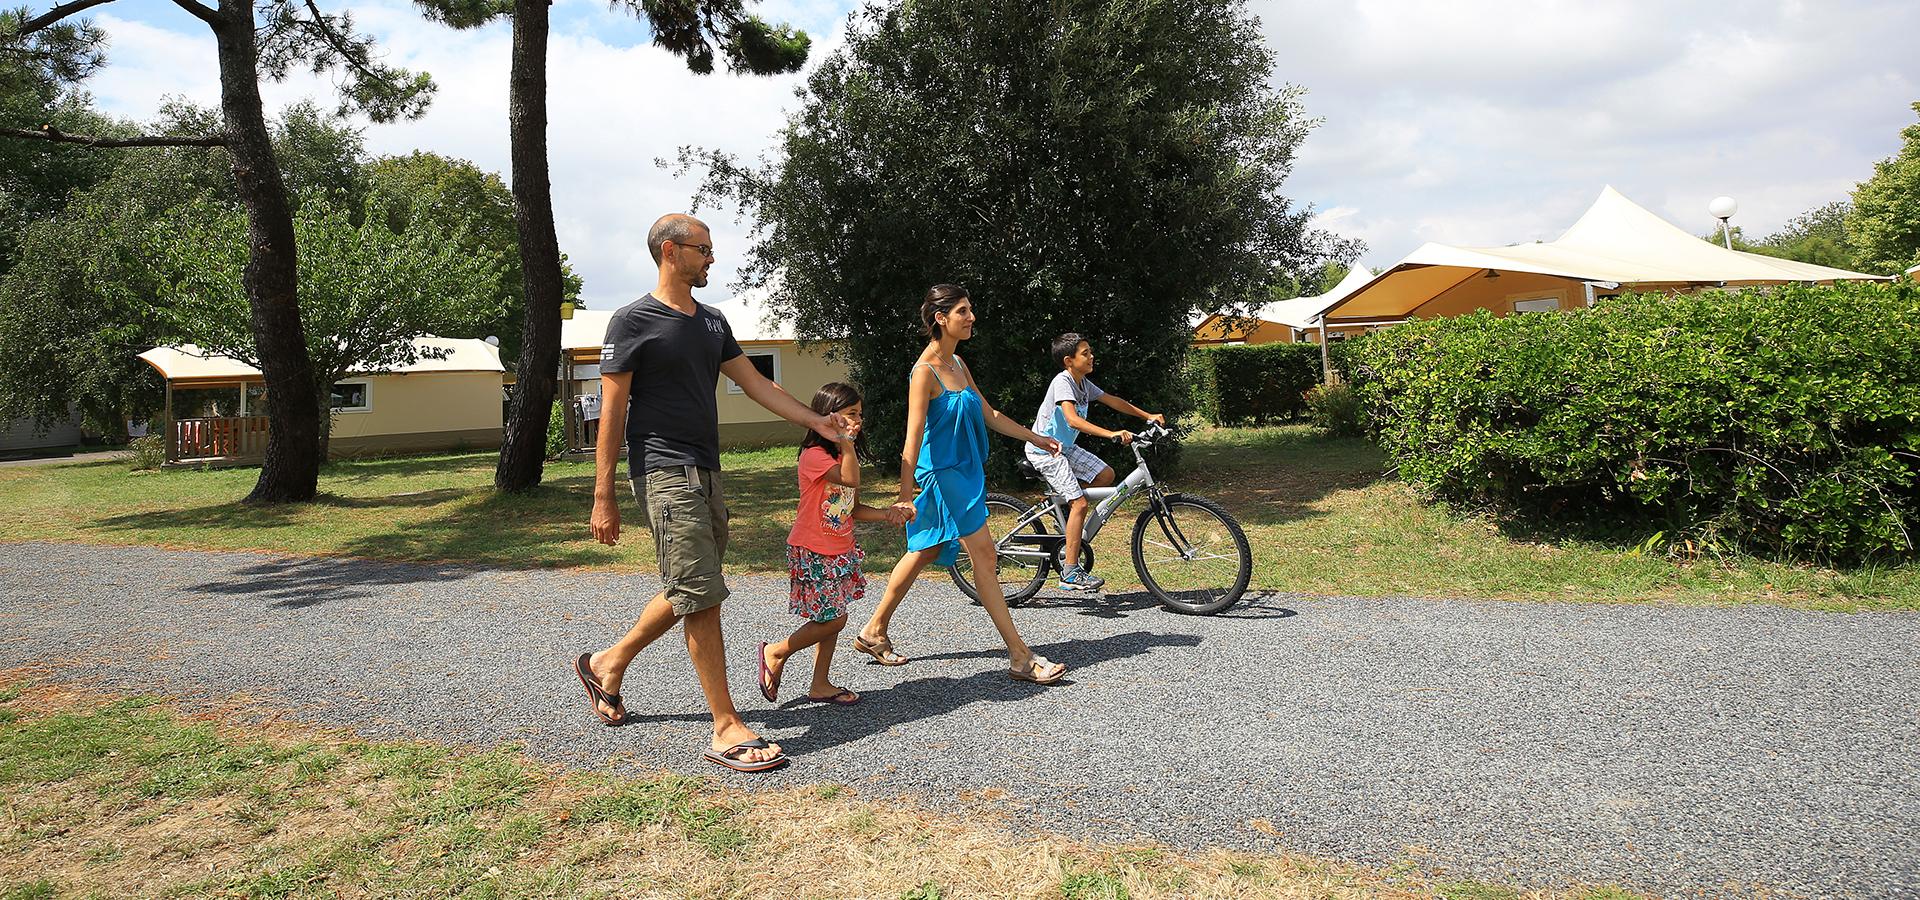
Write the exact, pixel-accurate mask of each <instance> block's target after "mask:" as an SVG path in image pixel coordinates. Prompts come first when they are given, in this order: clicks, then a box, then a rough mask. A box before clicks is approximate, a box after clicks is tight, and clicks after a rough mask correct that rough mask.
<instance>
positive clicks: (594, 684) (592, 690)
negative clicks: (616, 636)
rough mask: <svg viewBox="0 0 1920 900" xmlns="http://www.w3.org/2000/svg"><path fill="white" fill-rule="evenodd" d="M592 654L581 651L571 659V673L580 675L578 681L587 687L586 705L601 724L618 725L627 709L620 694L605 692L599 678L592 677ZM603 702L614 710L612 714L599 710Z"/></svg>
mask: <svg viewBox="0 0 1920 900" xmlns="http://www.w3.org/2000/svg"><path fill="white" fill-rule="evenodd" d="M592 656H593V654H591V653H582V654H580V658H579V659H577V660H574V661H573V674H575V675H578V676H580V683H581V684H582V685H584V686H585V687H586V689H587V707H588V708H589V709H592V710H593V714H594V715H596V716H598V717H600V722H601V724H604V725H618V724H620V723H622V722H625V721H626V720H627V711H626V709H625V708H624V707H623V706H622V705H621V703H620V695H619V694H609V693H607V691H606V689H605V688H602V687H601V686H600V681H599V679H597V678H594V677H593V666H592V663H591V658H592ZM603 702H604V703H606V704H607V705H608V706H610V707H612V708H613V709H614V710H615V714H614V715H612V716H609V715H607V714H606V713H603V712H601V711H600V704H601V703H603Z"/></svg>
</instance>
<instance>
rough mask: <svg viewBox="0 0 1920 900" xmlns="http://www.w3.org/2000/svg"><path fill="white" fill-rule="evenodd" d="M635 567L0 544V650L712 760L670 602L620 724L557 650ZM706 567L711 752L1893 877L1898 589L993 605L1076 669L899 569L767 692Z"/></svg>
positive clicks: (1602, 860)
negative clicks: (1189, 610) (888, 619)
mask: <svg viewBox="0 0 1920 900" xmlns="http://www.w3.org/2000/svg"><path fill="white" fill-rule="evenodd" d="M656 585H657V581H656V580H655V579H653V578H651V577H636V576H622V575H612V574H602V573H576V572H550V571H490V570H483V569H470V568H462V567H450V566H424V565H412V564H406V565H402V564H388V563H375V562H362V561H343V560H314V559H295V558H277V557H269V556H261V555H255V554H240V553H200V552H185V551H169V550H157V549H145V548H107V547H92V546H73V545H43V544H9V545H0V666H4V667H13V666H20V665H31V664H44V663H53V664H57V665H59V666H62V667H65V668H63V670H62V677H68V678H92V679H98V681H99V682H100V683H101V684H103V685H104V686H107V687H110V688H112V689H114V690H118V691H138V692H160V693H172V694H185V695H195V694H205V695H209V696H215V697H225V696H228V695H231V694H233V693H235V692H241V693H247V694H251V695H255V696H259V697H261V698H263V699H264V700H266V701H268V702H270V703H271V704H272V705H274V706H275V707H277V708H284V709H288V710H291V711H292V713H293V714H294V715H295V716H297V717H300V718H305V719H309V720H312V721H316V722H321V723H327V724H338V725H347V726H351V727H354V728H357V729H359V730H361V731H362V732H364V733H367V734H370V735H376V736H393V735H406V736H414V737H423V738H433V739H437V740H442V741H448V742H452V743H460V744H478V745H488V744H494V743H498V742H502V741H514V742H519V743H522V744H524V745H525V746H526V748H527V749H528V750H529V751H530V752H532V753H534V754H535V755H538V756H540V757H544V758H547V759H552V760H558V761H562V762H567V763H572V764H583V765H601V764H608V763H609V762H610V761H611V762H612V764H614V765H635V766H639V767H643V768H647V769H657V768H661V767H665V768H671V769H674V770H677V771H682V772H694V773H699V774H712V775H716V776H719V775H724V774H725V773H719V772H718V770H714V769H713V768H712V767H711V766H710V765H708V764H706V763H704V762H702V761H700V760H699V759H698V757H697V753H698V751H699V750H700V749H702V748H703V747H704V745H705V742H706V739H707V736H706V730H707V721H706V719H705V717H704V716H703V715H701V714H700V710H701V709H702V706H701V701H700V697H699V693H698V688H697V686H696V683H695V681H694V678H693V674H692V669H691V666H690V665H689V664H688V662H687V659H686V653H685V650H684V648H683V646H682V645H681V642H680V640H679V638H678V635H677V634H675V635H670V636H669V637H668V638H667V639H666V640H664V641H663V642H662V643H660V644H656V645H655V646H654V647H652V648H649V650H648V651H647V652H646V653H644V654H643V655H642V656H641V657H640V659H639V660H638V661H636V663H635V667H634V669H633V670H632V671H631V672H630V674H629V677H628V680H627V686H626V694H627V697H628V698H629V699H628V706H629V708H630V710H632V712H633V713H634V717H635V719H636V721H635V722H634V723H633V724H632V725H630V726H628V727H624V728H614V729H609V728H603V727H600V726H599V725H598V724H597V723H596V721H595V720H593V719H592V718H591V717H590V715H589V714H588V712H587V709H586V703H585V700H584V696H583V694H582V693H581V691H580V688H579V685H578V684H577V683H576V682H575V681H574V680H573V678H572V676H571V674H570V673H569V672H568V661H569V660H570V659H571V658H572V657H573V656H574V655H575V654H577V653H578V652H579V651H581V650H583V649H589V648H591V647H597V646H599V645H601V644H604V643H605V642H607V641H609V640H611V639H612V637H613V636H614V635H616V634H618V633H619V632H620V631H622V630H623V629H624V628H625V627H626V625H627V624H628V621H629V620H630V618H631V616H632V614H633V612H634V610H636V609H637V608H638V604H639V603H640V602H641V601H642V600H643V599H644V598H645V597H646V596H648V595H649V594H650V593H651V592H652V591H653V590H655V588H656ZM733 586H734V589H735V599H734V600H732V601H730V602H729V603H728V604H727V608H726V620H725V621H726V628H727V634H728V635H729V638H730V641H731V643H730V645H729V646H730V652H731V655H732V657H733V664H732V665H731V666H730V674H731V676H732V680H733V685H734V696H735V697H736V698H737V699H738V700H739V702H740V704H741V706H742V707H743V708H744V710H745V715H746V718H747V720H748V722H749V723H750V724H752V725H754V726H755V727H757V728H761V729H764V731H765V733H768V734H770V735H772V736H773V737H774V738H775V739H777V740H779V741H780V742H782V743H783V744H785V745H786V747H787V749H788V750H789V751H790V752H791V753H793V754H794V755H795V756H796V757H797V761H796V763H795V765H793V766H791V767H789V768H788V769H787V770H786V771H785V772H783V773H780V774H776V775H773V776H770V777H766V776H763V777H761V778H760V779H758V780H756V779H752V778H746V777H732V778H728V781H729V783H732V784H737V785H741V786H747V787H751V786H754V785H758V784H791V783H802V782H813V781H833V782H841V783H846V784H850V785H854V786H856V787H858V788H859V789H860V790H861V791H862V792H863V793H864V794H866V795H867V796H881V797H884V796H893V795H896V794H899V793H910V794H913V795H915V796H918V797H920V798H922V799H923V801H924V802H926V803H927V804H928V805H929V806H931V807H933V808H937V809H949V810H957V809H963V808H966V807H969V806H970V805H972V804H975V803H979V802H981V801H980V800H979V799H978V798H979V796H980V792H982V791H990V790H991V789H995V788H999V789H1004V790H1005V791H1006V792H1007V796H1006V798H1005V799H1004V800H1002V801H999V804H998V805H1001V806H1003V807H1005V808H1007V809H1009V810H1011V811H1012V812H1013V814H1014V816H1015V818H1016V819H1030V820H1033V821H1037V822H1039V823H1042V824H1044V825H1046V826H1048V827H1053V828H1058V829H1061V830H1064V831H1066V832H1069V833H1075V834H1080V835H1084V836H1097V837H1104V838H1110V839H1114V838H1117V839H1126V838H1130V837H1134V836H1151V837H1154V838H1158V839H1161V840H1164V841H1168V842H1171V843H1173V844H1176V845H1181V846H1214V845H1227V846H1246V847H1263V846H1273V845H1276V844H1277V845H1279V846H1284V847H1287V848H1290V849H1295V850H1301V851H1305V852H1309V853H1314V854H1319V855H1327V856H1335V857H1341V858H1346V859H1352V860H1357V861H1361V862H1366V863H1371V864H1385V863H1390V862H1393V861H1395V860H1398V859H1403V858H1406V857H1407V855H1408V854H1409V853H1410V852H1412V853H1414V854H1416V858H1417V859H1418V860H1419V861H1420V862H1422V864H1424V865H1428V866H1435V867H1444V868H1445V869H1447V870H1449V871H1453V872H1457V873H1462V874H1470V875H1473V876H1476V877H1480V878H1486V879H1495V880H1512V881H1515V882H1518V883H1520V884H1523V885H1528V886H1551V885H1554V884H1557V883H1562V882H1564V881H1565V880H1568V879H1572V880H1578V881H1583V882H1588V883H1608V882H1617V883H1621V884H1628V885H1633V886H1637V887H1640V888H1644V889H1650V890H1654V891H1658V892H1661V893H1681V892H1692V891H1704V892H1707V893H1710V894H1717V893H1727V892H1734V893H1739V892H1743V891H1746V890H1750V889H1756V888H1757V889H1760V890H1773V891H1783V892H1786V893H1787V894H1789V895H1795V894H1804V895H1808V896H1876V897H1897V896H1905V897H1914V896H1920V616H1914V615H1902V614H1858V615H1847V614H1832V613H1809V612H1797V611H1793V610H1787V609H1780V608H1776V607H1768V606H1753V607H1744V608H1730V609H1693V608H1665V607H1655V606H1601V605H1587V604H1572V603H1567V604H1533V603H1479V602H1464V601H1446V602H1441V601H1429V600H1418V599H1405V598H1337V599H1306V598H1294V597H1266V598H1257V599H1255V600H1252V601H1250V602H1245V603H1243V604H1242V605H1240V606H1239V607H1236V608H1235V609H1234V610H1232V611H1230V614H1228V615H1223V616H1220V617H1217V618H1190V617H1184V616H1176V615H1172V614H1169V613H1166V612H1164V611H1162V610H1160V609H1159V608H1158V607H1156V606H1152V605H1151V604H1150V603H1148V602H1147V600H1146V598H1144V597H1143V596H1139V595H1132V596H1116V597H1112V598H1108V599H1106V600H1093V599H1087V598H1080V597H1064V596H1056V597H1052V598H1051V599H1049V598H1048V596H1047V595H1043V597H1042V599H1041V601H1039V605H1037V606H1034V607H1029V608H1026V609H1021V610H1016V611H1015V616H1016V619H1017V621H1018V622H1019V623H1020V625H1021V628H1022V631H1023V632H1024V633H1025V634H1026V635H1027V638H1028V640H1029V641H1030V642H1031V643H1033V644H1034V645H1035V646H1036V647H1038V648H1039V649H1040V650H1041V652H1043V653H1045V654H1046V655H1048V656H1050V657H1052V658H1053V659H1055V660H1058V661H1061V662H1065V663H1068V664H1069V665H1071V666H1073V667H1074V668H1073V672H1072V673H1071V675H1070V676H1069V683H1066V684H1064V685H1060V686H1055V687H1052V688H1040V687H1035V686H1031V685H1025V684H1020V683H1016V682H1013V681H1011V680H1009V679H1008V678H1007V677H1006V676H1005V675H1004V674H1003V670H1004V668H1005V665H1006V663H1005V657H1004V655H1003V652H1001V651H997V650H996V649H995V648H996V647H997V646H998V645H997V642H996V641H995V639H994V636H993V632H992V627H991V625H990V623H988V621H987V618H986V615H985V613H984V612H982V611H981V610H979V609H978V608H976V607H973V606H970V605H968V604H966V603H965V602H964V601H963V600H961V598H960V596H959V595H958V593H957V592H955V591H954V590H953V589H952V588H951V587H950V586H949V585H948V584H947V583H946V582H945V581H944V580H941V581H925V582H923V583H922V585H921V587H920V588H919V590H918V592H917V593H916V594H915V595H914V596H912V597H910V598H908V600H907V603H906V604H905V606H904V607H903V608H902V612H901V614H900V616H899V617H898V619H897V620H896V624H895V633H894V637H895V641H896V643H898V644H899V645H900V647H901V649H902V651H903V652H906V653H908V654H910V655H911V654H916V653H917V654H920V657H919V659H918V660H917V661H916V662H915V663H914V664H912V665H909V666H903V667H899V668H882V667H879V666H875V665H871V664H867V663H865V660H866V657H864V656H860V655H858V654H854V653H852V651H851V650H849V649H844V648H843V649H842V651H841V657H840V660H841V662H840V664H839V665H838V666H837V669H838V671H837V674H838V675H839V676H840V680H841V681H842V683H845V684H848V685H850V686H851V687H854V688H855V689H857V690H859V691H861V692H863V693H864V694H865V695H866V698H867V699H866V701H865V702H863V703H861V704H860V705H858V706H855V707H851V708H846V709H840V708H820V707H809V706H801V705H792V704H789V705H785V706H781V707H777V708H775V707H771V706H770V705H769V704H766V703H764V702H762V701H761V700H760V698H759V696H758V694H757V693H756V692H755V690H754V689H753V687H752V682H753V671H754V670H753V668H752V666H751V665H750V664H749V660H750V659H751V654H752V647H753V644H754V642H755V641H758V640H761V639H765V638H772V637H774V636H776V635H777V634H782V633H784V631H785V629H787V628H789V627H791V624H792V621H793V620H791V619H790V618H789V617H788V615H787V614H786V611H785V600H784V591H785V579H770V578H738V579H734V580H733ZM865 612H866V609H859V610H856V611H855V615H854V620H855V622H860V621H864V615H865ZM804 665H805V664H803V667H801V668H795V669H792V670H790V673H789V674H788V676H787V679H786V680H787V685H788V691H789V693H791V694H794V695H797V694H798V693H799V692H800V691H802V690H804V685H805V673H806V669H805V668H804ZM988 796H993V795H992V794H989V795H988ZM1409 848H1418V849H1414V850H1411V851H1410V849H1409Z"/></svg>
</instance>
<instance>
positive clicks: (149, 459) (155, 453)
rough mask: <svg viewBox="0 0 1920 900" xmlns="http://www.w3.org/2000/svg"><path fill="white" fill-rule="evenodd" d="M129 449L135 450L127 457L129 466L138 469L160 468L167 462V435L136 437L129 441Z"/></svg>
mask: <svg viewBox="0 0 1920 900" xmlns="http://www.w3.org/2000/svg"><path fill="white" fill-rule="evenodd" d="M127 449H128V450H131V451H133V453H132V455H130V456H128V457H127V466H128V467H129V468H132V469H134V470H136V471H139V470H144V469H158V468H160V467H161V466H164V465H166V464H167V438H166V435H161V434H149V435H146V436H144V437H137V438H134V439H133V440H132V441H129V442H128V443H127Z"/></svg>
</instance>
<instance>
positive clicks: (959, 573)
mask: <svg viewBox="0 0 1920 900" xmlns="http://www.w3.org/2000/svg"><path fill="white" fill-rule="evenodd" d="M1042 502H1045V501H1042ZM1031 508H1032V507H1031V506H1029V505H1028V504H1026V503H1022V502H1021V501H1020V500H1019V499H1018V498H1015V497H1009V496H1007V495H1006V494H988V495H987V536H988V537H990V538H992V539H993V543H994V546H996V547H998V548H1000V551H999V552H997V553H995V554H994V571H993V573H992V575H991V577H993V578H994V579H995V580H997V581H998V582H999V583H1000V593H1002V594H1005V595H1006V598H1007V605H1008V606H1019V605H1020V604H1022V603H1025V602H1027V601H1028V600H1031V599H1033V595H1035V594H1038V593H1040V588H1041V587H1042V586H1044V585H1045V584H1046V583H1047V569H1048V568H1050V567H1051V566H1052V560H1053V556H1054V554H1056V553H1058V552H1059V550H1058V545H1059V543H1060V536H1059V535H1057V534H1052V533H1051V532H1049V531H1048V530H1047V519H1048V517H1046V516H1039V517H1036V518H1034V519H1033V520H1032V521H1030V522H1027V523H1026V524H1025V525H1022V526H1021V527H1020V530H1019V533H1017V534H1012V535H1009V532H1010V531H1012V530H1013V526H1014V525H1015V524H1017V523H1019V522H1020V519H1021V517H1023V516H1025V515H1026V514H1027V511H1028V510H1029V509H1031ZM947 572H948V574H950V575H952V576H953V583H954V584H955V585H956V586H958V587H959V588H960V592H961V593H963V594H966V595H967V596H968V597H970V598H972V599H974V600H978V599H980V591H979V588H977V587H976V586H975V585H974V579H975V577H976V575H977V573H976V572H974V569H973V559H972V558H971V557H969V556H968V555H967V551H966V548H964V547H962V548H961V550H960V557H959V558H958V559H956V560H954V563H953V568H951V569H948V570H947Z"/></svg>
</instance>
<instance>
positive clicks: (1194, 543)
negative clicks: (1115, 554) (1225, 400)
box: [949, 423, 1253, 615]
mask: <svg viewBox="0 0 1920 900" xmlns="http://www.w3.org/2000/svg"><path fill="white" fill-rule="evenodd" d="M1171 434H1172V432H1170V431H1168V430H1167V429H1166V428H1165V427H1164V426H1162V425H1159V424H1157V423H1152V424H1149V425H1148V427H1147V429H1146V430H1145V431H1142V432H1140V433H1139V434H1136V435H1135V436H1134V439H1133V443H1132V448H1133V458H1134V461H1135V462H1136V464H1137V465H1136V466H1135V468H1134V470H1133V472H1132V473H1130V474H1128V475H1127V477H1126V478H1123V479H1121V480H1120V481H1119V482H1117V483H1115V484H1114V485H1112V486H1111V487H1090V488H1087V489H1086V490H1087V503H1088V504H1089V508H1088V509H1087V521H1086V526H1085V527H1084V528H1083V529H1082V533H1081V542H1080V565H1082V566H1084V567H1086V569H1087V571H1089V572H1091V571H1093V564H1094V559H1093V539H1094V536H1095V535H1098V534H1099V533H1100V529H1101V527H1102V526H1104V525H1106V523H1107V520H1108V519H1110V518H1112V517H1113V515H1114V514H1115V513H1116V512H1117V511H1118V510H1119V509H1120V506H1121V505H1122V504H1124V503H1125V502H1126V501H1127V500H1128V498H1130V497H1132V496H1134V495H1135V494H1138V493H1140V492H1142V491H1143V490H1144V492H1145V493H1146V497H1147V508H1146V509H1144V510H1141V511H1140V515H1139V516H1138V517H1137V518H1135V519H1134V522H1133V568H1134V572H1135V573H1137V574H1138V575H1139V576H1140V583H1141V584H1142V585H1143V586H1144V587H1146V589H1147V592H1148V593H1150V594H1152V595H1153V596H1154V598H1155V599H1157V600H1159V601H1160V603H1161V604H1162V605H1164V606H1166V607H1167V608H1168V609H1170V610H1173V611H1174V612H1179V613H1189V614H1193V615H1212V614H1214V613H1217V612H1220V611H1221V610H1223V609H1226V608H1227V607H1229V606H1232V605H1233V604H1234V603H1236V602H1238V601H1239V600H1240V597H1241V595H1242V594H1245V593H1246V590H1247V581H1248V579H1250V578H1251V577H1252V576H1253V550H1252V549H1251V548H1250V547H1248V545H1247V535H1246V532H1245V531H1243V530H1242V529H1241V528H1240V523H1239V522H1238V521H1237V520H1235V519H1234V517H1233V515H1232V514H1230V513H1228V512H1227V511H1226V510H1225V509H1222V508H1221V507H1220V505H1219V504H1218V503H1215V502H1213V501H1211V500H1208V499H1206V498H1205V497H1200V496H1196V495H1193V494H1181V493H1170V492H1168V491H1166V490H1164V489H1163V488H1162V487H1161V486H1160V483H1159V482H1157V481H1155V480H1154V478H1153V472H1152V470H1151V469H1149V468H1148V466H1147V457H1146V452H1145V451H1146V450H1147V449H1149V448H1151V447H1152V446H1153V445H1154V443H1155V442H1157V441H1159V440H1161V439H1163V438H1166V437H1167V436H1169V435H1171ZM1020 467H1021V470H1022V472H1024V473H1025V474H1026V475H1027V476H1028V477H1030V478H1039V477H1040V476H1039V473H1038V472H1036V471H1034V470H1033V468H1032V466H1031V465H1029V464H1028V463H1027V462H1026V460H1025V459H1024V456H1023V458H1022V460H1021V463H1020ZM986 502H987V534H988V536H989V537H992V538H993V547H994V551H995V557H996V558H995V560H994V562H995V567H994V568H995V571H994V577H995V578H996V579H998V580H999V582H1000V588H1001V591H1002V592H1003V593H1004V594H1006V597H1007V605H1009V606H1019V605H1021V604H1023V603H1025V602H1027V601H1028V600H1031V599H1033V596H1034V595H1035V594H1038V593H1039V592H1040V588H1041V587H1042V586H1044V585H1045V584H1046V581H1047V573H1048V572H1049V571H1050V570H1058V571H1065V568H1066V567H1065V565H1064V564H1063V561H1062V559H1061V554H1062V553H1063V552H1065V550H1066V538H1065V535H1066V530H1067V513H1068V501H1067V500H1065V499H1064V498H1061V497H1059V496H1055V495H1053V494H1048V495H1047V496H1046V497H1044V498H1043V499H1041V500H1040V501H1039V502H1036V503H1033V504H1027V503H1025V502H1023V501H1021V500H1020V499H1019V498H1017V497H1010V496H1008V495H1006V494H996V493H990V494H988V495H987V501H986ZM1049 524H1051V527H1052V531H1049V530H1048V527H1049ZM949 572H950V574H951V575H952V576H953V581H954V584H956V585H958V586H959V588H960V590H961V592H962V593H965V594H966V595H967V596H968V597H971V598H973V599H975V600H978V599H980V595H979V593H978V591H977V589H976V588H975V586H974V584H973V575H974V572H973V566H972V563H971V560H970V559H969V558H968V556H967V554H966V552H965V551H964V550H962V551H961V553H960V557H959V559H957V560H955V562H954V565H953V567H952V568H951V569H950V570H949Z"/></svg>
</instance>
